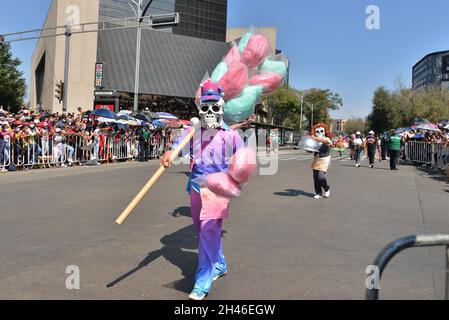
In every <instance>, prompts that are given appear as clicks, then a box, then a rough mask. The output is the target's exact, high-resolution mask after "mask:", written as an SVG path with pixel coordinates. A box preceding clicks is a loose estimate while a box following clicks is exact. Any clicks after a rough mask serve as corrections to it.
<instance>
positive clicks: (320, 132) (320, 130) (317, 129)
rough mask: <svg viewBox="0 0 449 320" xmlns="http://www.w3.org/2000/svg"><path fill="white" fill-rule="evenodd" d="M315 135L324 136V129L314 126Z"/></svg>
mask: <svg viewBox="0 0 449 320" xmlns="http://www.w3.org/2000/svg"><path fill="white" fill-rule="evenodd" d="M315 136H317V137H318V138H324V137H326V130H325V129H324V128H316V129H315Z"/></svg>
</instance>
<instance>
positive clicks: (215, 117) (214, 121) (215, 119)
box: [198, 101, 223, 129]
mask: <svg viewBox="0 0 449 320" xmlns="http://www.w3.org/2000/svg"><path fill="white" fill-rule="evenodd" d="M222 105H223V104H222V103H221V101H220V102H205V103H202V104H201V105H200V107H199V108H198V109H199V114H200V117H201V126H202V127H203V128H205V129H216V128H219V127H220V125H221V122H222V120H223V106H222Z"/></svg>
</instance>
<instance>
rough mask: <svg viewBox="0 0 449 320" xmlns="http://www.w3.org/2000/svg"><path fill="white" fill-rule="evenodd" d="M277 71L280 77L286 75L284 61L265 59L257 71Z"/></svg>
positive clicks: (261, 72)
mask: <svg viewBox="0 0 449 320" xmlns="http://www.w3.org/2000/svg"><path fill="white" fill-rule="evenodd" d="M268 72H271V73H277V74H278V75H280V76H281V77H282V78H285V77H286V76H287V64H286V63H285V62H284V61H275V60H270V59H266V60H265V61H264V63H262V65H261V66H260V69H259V73H260V74H263V73H268Z"/></svg>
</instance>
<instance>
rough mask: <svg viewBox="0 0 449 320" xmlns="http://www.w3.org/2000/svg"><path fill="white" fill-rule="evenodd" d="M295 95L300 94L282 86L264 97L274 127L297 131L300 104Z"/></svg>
mask: <svg viewBox="0 0 449 320" xmlns="http://www.w3.org/2000/svg"><path fill="white" fill-rule="evenodd" d="M296 94H300V93H299V91H297V90H295V89H292V88H287V86H284V87H282V88H280V89H279V90H277V91H275V92H273V93H272V94H270V95H268V96H266V97H264V104H265V105H267V106H268V108H269V116H270V117H271V118H272V119H273V122H274V124H275V125H278V126H286V127H292V128H294V129H299V127H300V125H299V123H300V121H299V118H300V108H301V104H300V102H299V100H298V97H297V96H296Z"/></svg>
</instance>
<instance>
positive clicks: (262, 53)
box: [242, 34, 270, 69]
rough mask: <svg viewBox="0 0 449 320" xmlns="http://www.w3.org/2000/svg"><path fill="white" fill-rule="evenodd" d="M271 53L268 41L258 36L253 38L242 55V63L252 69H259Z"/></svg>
mask: <svg viewBox="0 0 449 320" xmlns="http://www.w3.org/2000/svg"><path fill="white" fill-rule="evenodd" d="M269 53H270V45H269V44H268V41H267V39H266V38H265V37H264V36H263V35H261V34H256V35H254V36H252V37H251V38H250V39H249V41H248V45H247V46H246V47H245V50H244V51H243V54H242V61H243V62H244V63H245V64H246V65H247V66H248V67H249V68H251V69H254V68H256V67H258V66H259V65H260V64H261V63H262V62H263V61H264V59H265V58H266V57H267V56H268V54H269Z"/></svg>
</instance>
